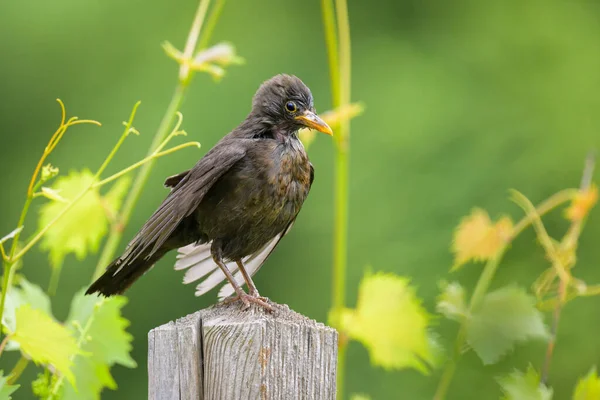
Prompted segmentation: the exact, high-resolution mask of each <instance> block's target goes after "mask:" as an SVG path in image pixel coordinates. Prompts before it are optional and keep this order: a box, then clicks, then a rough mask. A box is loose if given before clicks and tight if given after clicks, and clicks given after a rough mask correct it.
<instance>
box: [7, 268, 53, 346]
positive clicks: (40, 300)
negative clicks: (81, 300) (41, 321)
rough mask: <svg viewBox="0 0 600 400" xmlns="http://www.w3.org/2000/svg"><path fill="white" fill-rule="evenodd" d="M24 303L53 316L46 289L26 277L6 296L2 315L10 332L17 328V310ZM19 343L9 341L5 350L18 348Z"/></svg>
mask: <svg viewBox="0 0 600 400" xmlns="http://www.w3.org/2000/svg"><path fill="white" fill-rule="evenodd" d="M23 304H28V305H29V306H31V308H32V309H35V310H40V311H42V312H43V313H44V314H46V315H48V316H50V317H51V318H54V317H53V316H52V309H51V306H50V297H48V295H47V294H46V293H45V292H44V290H43V289H42V288H41V287H39V286H38V285H35V284H33V283H31V282H29V281H27V280H26V279H25V278H24V277H21V278H20V279H19V286H15V287H12V288H11V289H10V291H9V292H8V295H7V296H6V303H5V306H4V315H3V316H2V325H3V326H4V328H5V329H6V331H8V332H14V331H15V329H16V328H17V322H16V310H17V308H19V307H20V306H22V305H23ZM18 349H19V344H18V343H17V342H14V341H12V340H11V341H9V342H8V344H7V345H6V348H5V350H9V351H12V350H18Z"/></svg>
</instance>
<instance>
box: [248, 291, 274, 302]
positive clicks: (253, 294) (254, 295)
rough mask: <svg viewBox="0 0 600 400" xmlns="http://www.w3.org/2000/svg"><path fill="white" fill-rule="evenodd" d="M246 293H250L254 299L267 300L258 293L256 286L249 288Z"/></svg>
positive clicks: (267, 300)
mask: <svg viewBox="0 0 600 400" xmlns="http://www.w3.org/2000/svg"><path fill="white" fill-rule="evenodd" d="M248 295H250V296H252V297H254V298H256V299H259V300H262V301H263V302H265V303H268V302H269V299H268V298H266V297H264V296H261V295H260V293H258V290H256V288H253V289H250V290H249V291H248Z"/></svg>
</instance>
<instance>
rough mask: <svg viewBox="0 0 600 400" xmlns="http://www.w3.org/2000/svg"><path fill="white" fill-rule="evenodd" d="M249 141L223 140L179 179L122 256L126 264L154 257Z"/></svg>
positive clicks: (232, 163)
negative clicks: (142, 255) (138, 258)
mask: <svg viewBox="0 0 600 400" xmlns="http://www.w3.org/2000/svg"><path fill="white" fill-rule="evenodd" d="M249 142H250V141H246V140H241V139H237V140H230V141H221V142H220V143H218V144H217V145H216V146H215V147H214V148H213V149H212V150H211V151H210V152H208V153H207V154H206V155H205V156H204V157H203V158H202V159H200V161H198V163H197V164H196V165H195V166H194V168H192V169H191V170H190V171H189V172H188V173H187V174H186V175H185V176H183V177H182V178H181V179H180V180H179V183H177V184H176V185H175V187H174V188H173V189H172V190H171V192H170V193H169V195H168V196H167V198H166V199H165V200H164V201H163V203H162V204H161V205H160V207H159V208H158V210H156V211H155V212H154V214H152V216H151V217H150V219H149V220H148V221H147V222H146V223H145V224H144V226H143V227H142V229H141V230H140V231H139V232H138V234H137V235H136V236H135V237H134V238H133V240H132V241H131V242H130V243H129V245H128V246H127V249H126V250H125V253H124V254H123V256H122V258H121V259H122V265H125V264H127V262H128V261H129V260H132V259H134V258H136V257H138V256H140V255H141V254H142V253H143V254H144V257H146V258H149V257H151V256H152V255H153V254H154V253H155V252H156V251H157V250H158V249H159V248H160V247H161V246H162V245H163V244H164V243H165V241H166V240H167V239H168V238H169V236H170V235H171V234H172V233H173V231H174V230H175V228H177V226H178V225H179V224H180V223H181V221H182V220H183V219H184V218H185V217H187V216H189V215H190V214H192V213H193V212H194V210H195V209H196V208H197V207H198V205H199V204H200V202H201V201H202V199H203V198H204V195H206V193H207V192H208V191H209V189H210V188H211V187H212V186H213V184H214V183H215V182H216V181H217V180H218V179H219V178H220V177H221V176H222V175H223V174H224V173H225V172H227V171H228V170H229V169H230V168H231V167H232V166H233V165H234V164H235V163H236V162H238V161H239V160H240V159H241V158H242V157H243V156H244V155H245V154H246V149H247V147H248V145H249V144H250V143H249ZM148 249H150V251H149V252H148V251H147V250H148ZM117 272H118V271H117Z"/></svg>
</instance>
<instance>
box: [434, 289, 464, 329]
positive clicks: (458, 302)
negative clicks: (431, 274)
mask: <svg viewBox="0 0 600 400" xmlns="http://www.w3.org/2000/svg"><path fill="white" fill-rule="evenodd" d="M441 286H442V293H441V294H440V296H439V297H438V301H437V311H438V312H439V313H441V314H443V315H444V316H445V317H446V318H448V319H453V320H461V319H462V318H464V317H465V316H466V315H467V304H466V302H465V289H464V288H463V287H462V286H461V285H460V283H458V282H451V283H443V284H442V285H441Z"/></svg>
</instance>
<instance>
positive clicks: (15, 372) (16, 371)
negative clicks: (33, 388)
mask: <svg viewBox="0 0 600 400" xmlns="http://www.w3.org/2000/svg"><path fill="white" fill-rule="evenodd" d="M27 365H29V360H28V359H27V358H25V356H21V358H19V361H17V363H16V364H15V366H14V368H13V369H12V371H10V374H8V379H7V381H6V383H7V384H9V385H12V384H14V383H15V382H16V381H17V379H19V377H20V376H21V374H22V373H23V371H25V368H27Z"/></svg>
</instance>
